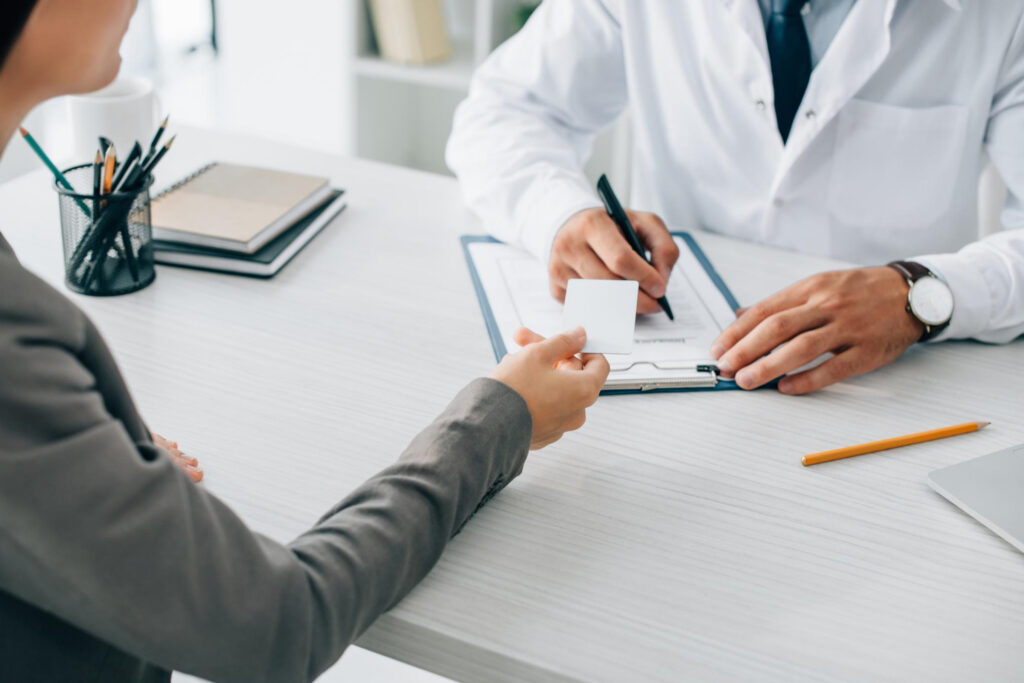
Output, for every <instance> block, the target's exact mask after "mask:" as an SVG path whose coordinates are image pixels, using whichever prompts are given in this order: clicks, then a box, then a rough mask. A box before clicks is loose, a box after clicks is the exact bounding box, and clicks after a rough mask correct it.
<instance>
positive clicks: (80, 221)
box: [54, 164, 156, 296]
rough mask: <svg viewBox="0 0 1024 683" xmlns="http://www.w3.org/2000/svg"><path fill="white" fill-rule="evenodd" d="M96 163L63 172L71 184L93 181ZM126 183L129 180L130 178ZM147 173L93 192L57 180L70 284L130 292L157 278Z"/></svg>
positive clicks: (86, 290) (101, 292)
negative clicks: (108, 190) (136, 179)
mask: <svg viewBox="0 0 1024 683" xmlns="http://www.w3.org/2000/svg"><path fill="white" fill-rule="evenodd" d="M93 173H94V166H93V165H92V164H82V165H81V166H73V167H72V168H69V169H67V170H66V171H65V172H64V175H65V177H66V178H67V179H68V180H69V181H70V185H71V186H72V187H87V186H89V185H90V184H91V183H92V180H93ZM125 184H126V185H127V184H128V183H125ZM152 184H153V176H152V175H148V176H146V178H145V179H142V180H140V182H137V183H133V184H132V186H131V187H130V188H129V189H124V190H122V189H119V190H118V191H115V192H112V193H110V194H102V195H92V194H83V193H80V192H74V191H72V190H69V189H67V188H65V187H63V186H61V184H59V183H54V189H56V190H57V196H58V199H59V202H60V231H61V238H62V241H63V243H64V276H65V277H64V280H65V283H66V284H67V286H68V288H69V289H71V290H73V291H76V292H78V293H80V294H88V295H91V296H114V295H117V294H128V293H129V292H134V291H137V290H140V289H142V288H143V287H146V286H147V285H149V284H150V283H151V282H153V279H154V278H155V277H156V271H155V269H154V268H153V225H152V221H151V219H150V198H149V189H150V186H151V185H152Z"/></svg>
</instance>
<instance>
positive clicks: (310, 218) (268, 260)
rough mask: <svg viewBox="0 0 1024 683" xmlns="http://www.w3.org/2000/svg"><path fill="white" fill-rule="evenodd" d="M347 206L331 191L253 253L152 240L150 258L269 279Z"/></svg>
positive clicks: (340, 194) (340, 195) (339, 194)
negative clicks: (323, 199) (287, 227)
mask: <svg viewBox="0 0 1024 683" xmlns="http://www.w3.org/2000/svg"><path fill="white" fill-rule="evenodd" d="M347 204H348V201H347V199H346V197H345V192H344V190H332V191H331V194H330V195H329V196H328V199H327V202H326V203H325V204H324V205H323V206H320V207H318V208H315V209H314V210H313V211H312V212H311V213H309V214H308V215H307V216H306V217H305V218H303V219H301V220H300V221H299V222H297V223H295V225H293V226H292V227H291V228H289V229H287V230H285V231H284V232H283V233H281V234H280V235H278V236H277V237H276V238H275V239H273V240H271V241H270V243H268V244H267V245H266V246H264V247H263V248H262V249H260V250H259V251H257V252H256V253H254V254H242V253H239V252H237V251H226V250H223V249H207V248H205V247H197V246H195V245H190V244H181V243H178V242H166V241H163V240H153V248H154V259H155V260H156V262H157V263H163V264H166V265H172V266H185V267H188V268H200V269H203V270H216V271H221V272H225V273H236V274H239V275H251V276H254V277H264V278H267V277H273V276H274V275H276V274H277V272H278V271H280V270H281V269H282V268H284V266H285V264H287V263H288V262H289V261H291V259H292V257H294V256H295V255H296V254H297V253H299V251H301V250H302V248H303V247H305V246H306V245H307V244H309V242H310V241H311V240H312V239H313V238H314V237H316V236H317V234H319V233H320V231H321V230H323V229H324V228H325V227H326V226H327V225H328V224H329V223H330V222H331V221H332V220H333V219H334V218H335V217H336V216H337V215H338V214H339V213H341V211H342V209H344V208H345V207H346V206H347Z"/></svg>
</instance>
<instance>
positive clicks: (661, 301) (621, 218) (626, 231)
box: [597, 173, 676, 320]
mask: <svg viewBox="0 0 1024 683" xmlns="http://www.w3.org/2000/svg"><path fill="white" fill-rule="evenodd" d="M597 193H598V194H599V195H601V201H602V202H604V208H605V211H607V212H608V216H609V217H611V219H612V220H613V221H614V222H615V225H617V226H619V230H621V231H622V236H623V237H625V238H626V241H627V242H629V246H630V247H632V248H633V251H635V252H636V253H637V254H639V255H640V258H642V259H643V260H644V261H646V262H647V265H649V266H653V265H654V264H653V263H651V260H650V259H649V258H647V252H645V251H644V245H642V244H640V238H639V237H638V236H637V234H636V230H634V229H633V224H632V223H630V222H629V216H627V215H626V210H625V209H623V208H622V204H620V203H619V198H618V197H616V196H615V192H614V191H613V190H612V184H611V183H610V182H608V176H606V175H604V174H603V173H602V174H601V178H600V179H599V180H598V181H597ZM658 305H660V306H661V310H663V311H665V315H667V316H668V319H669V320H675V319H676V317H675V316H674V315H672V307H671V306H669V305H668V299H667V298H665V297H659V298H658Z"/></svg>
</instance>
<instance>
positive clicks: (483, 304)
mask: <svg viewBox="0 0 1024 683" xmlns="http://www.w3.org/2000/svg"><path fill="white" fill-rule="evenodd" d="M672 236H673V237H678V238H679V239H681V240H683V243H684V244H686V246H688V247H689V248H690V251H691V252H693V255H694V257H695V258H696V259H697V262H698V263H700V265H701V266H703V268H704V271H705V272H706V273H707V274H708V277H709V278H711V282H713V283H714V285H715V287H717V288H718V291H719V292H721V294H722V296H723V297H724V298H725V301H726V302H727V303H728V304H729V307H730V308H732V310H733V311H736V310H738V309H739V307H740V305H739V302H738V301H736V297H735V296H733V293H732V292H731V291H730V290H729V286H728V285H726V284H725V280H723V279H722V276H721V275H719V274H718V271H717V270H715V267H714V266H713V265H712V264H711V261H710V260H708V257H707V254H705V253H704V250H703V249H701V248H700V245H699V244H697V240H695V239H694V238H693V236H692V235H691V234H690V233H687V232H673V233H672ZM459 239H460V241H461V242H462V253H463V254H464V255H465V257H466V265H467V267H468V268H469V276H470V278H471V279H472V280H473V289H474V290H475V291H476V298H477V300H478V301H479V302H480V311H481V312H482V313H483V315H484V325H486V327H487V334H488V336H489V337H490V338H491V347H492V348H493V349H494V357H495V358H496V359H497V360H498V361H499V362H500V361H501V359H502V358H504V357H505V356H506V355H507V354H508V349H506V348H505V342H504V341H503V340H502V338H501V330H499V329H498V321H497V320H496V319H495V318H494V313H493V311H492V310H491V304H490V302H489V301H488V300H487V294H486V292H484V286H483V283H482V282H481V281H480V274H479V273H478V272H477V270H476V264H475V263H473V255H472V253H471V252H470V250H469V246H470V245H471V244H476V243H479V242H491V243H495V244H501V241H500V240H496V239H494V238H493V237H490V236H488V235H463V236H462V237H461V238H459ZM774 385H775V383H774V382H772V383H770V384H768V385H766V386H774ZM733 389H739V386H737V384H736V383H735V382H733V381H732V380H727V379H721V378H719V379H718V382H717V383H716V385H715V386H713V387H677V388H656V389H605V390H604V391H602V392H601V395H602V396H611V395H615V394H640V393H645V394H650V393H655V392H657V393H662V392H681V391H687V392H689V391H729V390H733Z"/></svg>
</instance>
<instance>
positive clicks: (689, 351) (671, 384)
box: [462, 233, 738, 394]
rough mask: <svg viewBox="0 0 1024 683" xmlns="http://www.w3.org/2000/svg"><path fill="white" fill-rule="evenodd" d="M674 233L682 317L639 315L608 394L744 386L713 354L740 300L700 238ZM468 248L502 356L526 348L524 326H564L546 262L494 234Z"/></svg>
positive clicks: (675, 285) (545, 330)
mask: <svg viewBox="0 0 1024 683" xmlns="http://www.w3.org/2000/svg"><path fill="white" fill-rule="evenodd" d="M673 237H674V238H675V240H676V243H677V244H678V246H679V251H680V256H679V261H678V262H677V263H676V265H675V267H674V269H673V271H672V275H671V277H670V278H669V286H668V291H667V292H666V296H667V297H668V300H669V302H670V303H671V304H672V309H673V312H674V313H675V316H676V319H675V321H670V320H669V319H668V316H666V315H665V314H664V313H662V312H659V313H656V314H651V315H642V316H638V317H637V324H636V337H635V342H634V346H633V353H630V354H625V355H608V356H607V358H608V362H609V364H610V365H611V373H610V374H609V376H608V381H607V382H606V383H605V387H604V391H603V392H602V393H606V394H608V393H635V392H639V391H681V390H693V389H735V388H736V384H735V383H734V382H731V381H727V380H723V379H721V378H719V377H718V374H717V367H716V366H715V361H714V360H713V359H712V358H711V355H710V348H711V344H712V342H713V341H714V340H715V339H716V338H717V337H718V335H719V334H720V333H721V332H722V330H724V329H725V328H726V327H727V326H728V325H729V324H730V323H731V322H732V321H733V320H735V317H736V316H735V311H736V309H737V308H738V304H737V302H736V299H735V297H733V295H732V293H731V292H730V291H729V289H728V287H726V285H725V283H724V282H723V281H722V279H721V277H720V276H719V275H718V273H717V272H715V270H714V268H713V267H712V265H711V263H710V262H709V261H708V259H707V257H706V256H705V255H704V252H703V251H702V250H701V248H700V246H699V245H698V244H697V243H696V241H694V239H693V237H692V236H690V235H689V234H687V233H673ZM462 246H463V250H464V251H465V255H466V261H467V264H468V265H469V270H470V275H471V276H472V278H473V285H474V287H475V288H476V292H477V297H478V298H479V300H480V307H481V309H482V311H483V314H484V320H485V323H486V325H487V331H488V333H489V334H490V337H491V344H492V346H493V347H494V354H495V356H496V357H497V359H498V360H501V358H503V357H504V356H505V354H506V353H508V352H509V351H515V350H516V349H517V348H518V347H517V346H516V344H515V342H514V341H513V334H514V333H515V331H516V330H517V329H518V328H520V327H529V328H530V329H532V330H534V331H536V332H537V333H539V334H542V335H544V336H548V335H551V334H554V333H557V332H561V331H562V330H561V322H562V304H560V303H559V302H558V301H557V300H555V299H554V298H553V297H552V296H551V292H550V289H549V286H548V274H547V269H546V268H545V267H544V266H543V264H541V263H539V262H538V261H537V260H536V259H534V258H533V257H532V256H531V255H530V254H528V253H527V252H525V251H522V250H520V249H517V248H515V247H511V246H508V245H506V244H503V243H501V242H498V241H497V240H495V239H493V238H491V237H484V236H475V235H467V236H464V237H463V238H462Z"/></svg>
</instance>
